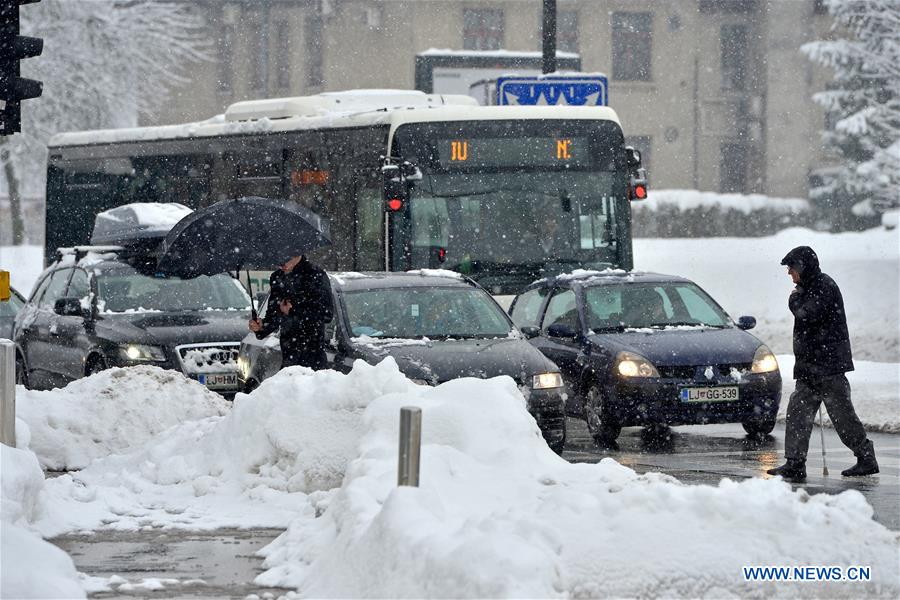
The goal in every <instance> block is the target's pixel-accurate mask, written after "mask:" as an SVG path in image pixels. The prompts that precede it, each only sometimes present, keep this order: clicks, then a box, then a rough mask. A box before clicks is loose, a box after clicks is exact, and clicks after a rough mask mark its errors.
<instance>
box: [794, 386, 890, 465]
mask: <svg viewBox="0 0 900 600" xmlns="http://www.w3.org/2000/svg"><path fill="white" fill-rule="evenodd" d="M822 402H824V403H825V410H827V411H828V416H829V417H830V418H831V422H832V424H833V425H834V428H835V430H836V431H837V434H838V436H839V437H840V438H841V441H842V442H843V443H844V445H845V446H847V447H848V448H850V449H851V450H853V454H855V455H856V456H857V457H859V456H862V455H864V454H867V453H869V452H872V444H871V442H869V441H868V439H866V432H865V430H864V429H863V426H862V423H860V422H859V417H857V416H856V411H855V410H853V404H851V403H850V382H848V381H847V376H846V375H844V374H843V373H840V374H838V375H830V376H827V377H821V378H819V379H818V380H816V381H804V380H802V379H798V380H797V387H796V388H795V389H794V393H793V394H791V400H790V402H789V403H788V409H787V426H786V430H785V434H784V456H785V458H788V459H794V460H806V453H807V451H808V450H809V436H810V435H812V429H813V423H814V422H815V418H816V412H817V411H818V410H819V405H820V404H821V403H822Z"/></svg>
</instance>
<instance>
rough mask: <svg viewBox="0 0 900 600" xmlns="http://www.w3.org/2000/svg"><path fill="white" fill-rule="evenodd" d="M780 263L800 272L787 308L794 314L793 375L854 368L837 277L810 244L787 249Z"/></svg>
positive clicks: (807, 378)
mask: <svg viewBox="0 0 900 600" xmlns="http://www.w3.org/2000/svg"><path fill="white" fill-rule="evenodd" d="M781 264H783V265H787V266H789V267H793V268H794V270H796V271H797V272H798V273H799V274H800V283H798V284H797V287H796V289H795V290H794V291H793V292H791V296H790V298H789V299H788V308H790V310H791V312H792V313H793V314H794V358H795V361H796V362H795V363H794V379H802V380H805V381H814V380H816V379H817V378H819V377H824V376H827V375H835V374H838V373H846V372H847V371H852V370H853V356H852V353H851V350H850V335H849V332H848V331H847V316H846V314H845V313H844V299H843V297H842V296H841V290H840V289H839V288H838V285H837V284H836V283H835V282H834V280H833V279H832V278H831V277H829V276H828V275H826V274H825V273H823V272H822V270H821V269H820V268H819V258H818V257H817V256H816V253H815V252H814V251H813V249H812V248H810V247H809V246H799V247H797V248H794V249H793V250H791V251H790V252H788V254H787V256H785V257H784V259H783V260H782V261H781Z"/></svg>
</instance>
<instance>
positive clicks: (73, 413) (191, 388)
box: [16, 366, 228, 470]
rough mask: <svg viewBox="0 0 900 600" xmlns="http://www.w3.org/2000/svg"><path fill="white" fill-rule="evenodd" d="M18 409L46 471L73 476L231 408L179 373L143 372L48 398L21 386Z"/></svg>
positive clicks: (110, 376) (101, 379)
mask: <svg viewBox="0 0 900 600" xmlns="http://www.w3.org/2000/svg"><path fill="white" fill-rule="evenodd" d="M16 409H17V416H18V418H19V419H20V420H21V421H23V422H24V423H26V424H27V425H28V429H29V430H30V432H31V440H30V447H31V449H32V450H34V452H35V453H36V454H37V455H38V457H39V458H40V461H41V465H43V466H44V468H47V469H58V470H62V469H66V470H72V469H81V468H83V467H85V466H87V465H88V464H89V463H90V462H91V461H92V460H94V459H96V458H99V457H102V456H107V455H110V454H116V453H122V452H125V451H127V450H129V449H131V448H136V447H138V446H140V445H141V444H143V443H144V442H146V441H148V440H150V439H152V438H153V436H155V435H156V434H158V433H160V432H162V431H165V430H166V429H169V428H170V427H173V426H174V425H178V424H179V423H182V422H184V421H192V420H196V419H201V418H204V417H209V416H213V415H224V414H225V413H226V412H227V411H228V402H227V401H225V400H224V399H223V398H222V397H221V396H219V395H218V394H215V393H213V392H210V391H209V390H207V389H206V387H205V386H202V385H200V384H199V383H197V382H196V381H193V380H191V379H187V378H186V377H184V376H183V375H182V374H181V373H179V372H177V371H172V370H164V369H160V368H159V367H153V366H138V367H129V368H125V369H121V368H114V369H108V370H105V371H101V372H100V373H97V374H95V375H92V376H90V377H86V378H84V379H79V380H77V381H74V382H72V383H70V384H69V385H68V386H66V387H65V388H62V389H55V390H51V391H46V392H41V391H34V390H26V389H25V388H24V387H22V386H19V387H17V388H16ZM20 437H21V436H20ZM20 445H21V444H20Z"/></svg>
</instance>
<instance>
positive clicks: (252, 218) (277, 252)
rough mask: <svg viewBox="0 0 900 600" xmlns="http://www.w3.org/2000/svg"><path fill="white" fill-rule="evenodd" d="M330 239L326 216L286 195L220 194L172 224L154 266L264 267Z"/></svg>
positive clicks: (185, 271) (207, 271) (206, 271)
mask: <svg viewBox="0 0 900 600" xmlns="http://www.w3.org/2000/svg"><path fill="white" fill-rule="evenodd" d="M330 243H331V235H330V233H329V228H328V222H327V221H326V220H325V219H323V218H322V217H320V216H319V215H317V214H315V213H314V212H312V211H311V210H309V209H308V208H306V207H304V206H302V205H300V204H298V203H297V202H294V201H292V200H281V199H276V198H258V197H248V198H236V199H233V200H222V201H220V202H216V203H215V204H213V205H212V206H209V207H207V208H202V209H200V210H197V211H194V212H192V213H191V214H189V215H187V216H186V217H184V218H183V219H182V220H180V221H179V222H178V223H176V224H175V226H174V227H173V228H172V230H171V231H169V233H168V235H166V239H165V240H164V241H163V242H162V244H161V246H160V257H159V261H158V263H157V269H158V271H159V272H160V273H164V274H166V275H174V276H177V277H183V278H190V277H197V276H199V275H216V274H218V273H236V272H240V270H241V269H265V270H270V269H274V268H276V267H278V266H280V265H282V264H284V263H285V261H286V260H287V259H288V258H290V257H292V256H299V255H300V254H305V253H307V252H309V251H310V250H313V249H315V248H319V247H322V246H326V245H328V244H330ZM248 285H249V281H248ZM250 297H251V302H252V299H253V296H252V294H251V296H250ZM253 312H254V313H255V312H256V311H255V310H254V311H253ZM254 317H255V315H254Z"/></svg>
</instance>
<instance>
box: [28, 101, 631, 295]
mask: <svg viewBox="0 0 900 600" xmlns="http://www.w3.org/2000/svg"><path fill="white" fill-rule="evenodd" d="M48 146H49V153H48V166H47V195H46V200H47V205H46V238H45V245H46V252H45V256H47V257H51V256H53V254H54V252H55V249H56V248H58V247H68V246H76V245H81V244H86V243H88V240H89V237H90V232H91V228H92V226H93V221H94V217H95V215H96V214H97V213H98V212H100V211H103V210H107V209H109V208H113V207H115V206H119V205H122V204H127V203H131V202H177V203H180V204H183V205H185V206H188V207H190V208H194V209H197V208H200V207H204V206H208V205H210V204H212V203H214V202H216V201H218V200H222V199H226V198H235V197H241V196H263V197H279V198H288V199H291V200H296V201H298V202H300V203H302V204H303V205H305V206H307V207H308V208H310V209H311V210H313V211H315V212H316V213H317V214H319V215H321V216H323V217H325V218H327V219H328V221H329V222H330V226H331V237H332V244H331V246H329V247H327V248H324V249H320V250H316V251H315V252H313V253H311V255H310V258H311V259H312V260H314V261H316V262H318V263H319V264H321V265H322V266H323V267H324V268H326V269H329V270H341V271H348V270H357V271H363V270H388V271H406V270H411V269H419V268H442V269H450V270H455V271H457V272H460V273H463V274H465V275H468V276H470V277H472V278H473V279H475V280H476V281H478V282H479V283H481V284H482V285H483V286H484V287H485V288H486V289H488V290H489V291H491V292H492V293H494V294H513V293H516V292H517V291H518V290H519V289H521V288H522V287H524V286H525V285H527V284H528V283H530V282H531V281H533V280H535V279H538V278H540V277H542V276H545V275H548V274H553V273H554V272H563V271H571V270H573V269H575V268H590V269H602V268H608V267H614V268H623V269H630V268H631V267H632V251H631V218H630V206H629V203H630V201H631V200H632V199H641V198H643V197H644V196H645V195H646V182H645V180H644V179H643V177H642V175H643V171H642V170H641V168H640V155H639V154H638V153H637V152H635V151H633V150H632V149H631V148H626V146H625V144H624V137H623V133H622V128H621V126H620V124H619V120H618V117H617V116H616V114H615V112H614V111H613V110H612V109H611V108H609V107H596V106H594V107H581V106H579V107H574V106H573V107H569V106H478V105H476V103H475V101H474V100H473V99H471V98H469V97H465V96H453V95H437V94H425V93H423V92H416V91H391V90H368V91H366V90H357V91H352V92H334V93H323V94H318V95H315V96H306V97H296V98H282V99H265V100H256V101H243V102H238V103H235V104H232V105H231V106H229V107H228V109H227V110H226V111H225V113H224V115H218V116H216V117H213V118H211V119H209V120H206V121H201V122H196V123H187V124H182V125H165V126H155V127H140V128H132V129H117V130H100V131H84V132H72V133H63V134H58V135H56V136H54V137H53V138H52V139H51V140H50V143H49V144H48ZM548 236H552V239H548Z"/></svg>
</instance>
